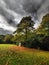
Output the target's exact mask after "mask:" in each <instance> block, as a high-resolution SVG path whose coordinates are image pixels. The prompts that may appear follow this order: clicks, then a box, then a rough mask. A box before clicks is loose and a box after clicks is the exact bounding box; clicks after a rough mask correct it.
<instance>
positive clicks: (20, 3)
mask: <svg viewBox="0 0 49 65" xmlns="http://www.w3.org/2000/svg"><path fill="white" fill-rule="evenodd" d="M47 13H49V0H0V34H1V33H2V34H7V33H12V32H13V31H15V29H16V25H17V24H18V23H19V22H20V20H21V19H22V17H24V16H32V19H33V20H34V21H35V23H36V24H35V27H36V26H38V24H39V22H40V21H41V19H42V17H43V15H45V14H47Z"/></svg>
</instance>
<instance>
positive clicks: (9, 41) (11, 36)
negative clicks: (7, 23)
mask: <svg viewBox="0 0 49 65" xmlns="http://www.w3.org/2000/svg"><path fill="white" fill-rule="evenodd" d="M12 38H13V35H11V34H7V35H5V37H4V42H5V43H8V44H10V43H13V42H12Z"/></svg>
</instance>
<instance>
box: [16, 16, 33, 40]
mask: <svg viewBox="0 0 49 65" xmlns="http://www.w3.org/2000/svg"><path fill="white" fill-rule="evenodd" d="M33 25H34V22H33V21H32V18H31V16H27V17H23V18H22V20H21V22H20V23H19V24H18V25H17V30H16V31H17V32H21V33H24V34H25V35H26V40H27V33H28V32H31V31H32V30H33Z"/></svg>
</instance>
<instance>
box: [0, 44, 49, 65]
mask: <svg viewBox="0 0 49 65" xmlns="http://www.w3.org/2000/svg"><path fill="white" fill-rule="evenodd" d="M11 46H13V45H7V44H6V45H3V44H2V45H0V65H49V52H45V51H40V50H34V51H18V50H15V49H10V47H11Z"/></svg>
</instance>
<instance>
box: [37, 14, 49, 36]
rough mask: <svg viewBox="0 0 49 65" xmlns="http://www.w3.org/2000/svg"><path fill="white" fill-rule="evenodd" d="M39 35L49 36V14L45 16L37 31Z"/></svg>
mask: <svg viewBox="0 0 49 65" xmlns="http://www.w3.org/2000/svg"><path fill="white" fill-rule="evenodd" d="M37 33H38V34H44V35H46V36H48V35H49V14H46V15H45V16H43V19H42V22H41V24H40V26H39V28H38V29H37Z"/></svg>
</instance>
